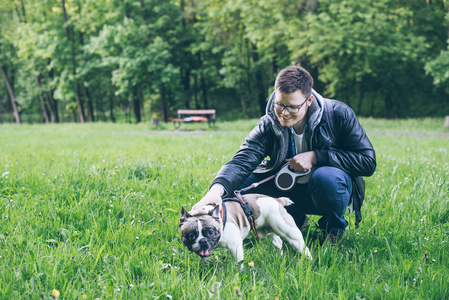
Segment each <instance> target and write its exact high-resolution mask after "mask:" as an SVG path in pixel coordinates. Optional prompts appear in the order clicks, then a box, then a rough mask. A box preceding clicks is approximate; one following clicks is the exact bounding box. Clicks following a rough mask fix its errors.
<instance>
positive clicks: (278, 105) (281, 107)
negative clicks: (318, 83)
mask: <svg viewBox="0 0 449 300" xmlns="http://www.w3.org/2000/svg"><path fill="white" fill-rule="evenodd" d="M309 97H310V96H308V97H307V98H306V100H304V102H303V103H302V104H301V105H299V106H288V105H284V104H281V103H278V102H274V108H275V109H277V110H279V111H280V112H283V111H284V109H286V110H287V111H288V112H289V113H291V114H297V113H299V111H300V110H301V108H302V107H303V106H304V104H305V103H306V101H307V100H309Z"/></svg>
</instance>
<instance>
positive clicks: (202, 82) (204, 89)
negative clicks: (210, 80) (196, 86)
mask: <svg viewBox="0 0 449 300" xmlns="http://www.w3.org/2000/svg"><path fill="white" fill-rule="evenodd" d="M200 82H201V92H202V96H203V105H204V108H209V103H208V102H209V101H207V87H206V80H205V79H204V75H203V73H202V72H201V75H200Z"/></svg>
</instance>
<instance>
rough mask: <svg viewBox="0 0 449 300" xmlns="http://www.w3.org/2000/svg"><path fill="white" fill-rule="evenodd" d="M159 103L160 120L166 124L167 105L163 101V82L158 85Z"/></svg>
mask: <svg viewBox="0 0 449 300" xmlns="http://www.w3.org/2000/svg"><path fill="white" fill-rule="evenodd" d="M159 101H160V102H159V103H160V111H161V119H162V121H164V122H167V103H166V100H165V85H164V83H163V82H161V83H160V84H159Z"/></svg>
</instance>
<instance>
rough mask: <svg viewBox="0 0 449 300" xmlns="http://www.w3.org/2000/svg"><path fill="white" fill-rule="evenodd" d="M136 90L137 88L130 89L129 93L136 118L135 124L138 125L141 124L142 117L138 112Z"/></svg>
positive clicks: (138, 102) (138, 104)
mask: <svg viewBox="0 0 449 300" xmlns="http://www.w3.org/2000/svg"><path fill="white" fill-rule="evenodd" d="M136 89H137V87H133V88H132V90H133V91H132V93H131V97H132V101H133V111H134V116H135V117H136V123H140V122H142V115H141V112H140V99H139V95H138V93H137V90H136Z"/></svg>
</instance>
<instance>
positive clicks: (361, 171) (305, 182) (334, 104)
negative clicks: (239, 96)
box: [193, 66, 376, 244]
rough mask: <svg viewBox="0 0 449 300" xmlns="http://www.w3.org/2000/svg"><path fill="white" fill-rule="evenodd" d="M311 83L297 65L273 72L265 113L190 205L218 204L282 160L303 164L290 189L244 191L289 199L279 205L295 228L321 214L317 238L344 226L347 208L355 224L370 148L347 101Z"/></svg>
mask: <svg viewBox="0 0 449 300" xmlns="http://www.w3.org/2000/svg"><path fill="white" fill-rule="evenodd" d="M312 86H313V78H312V77H311V75H310V74H309V72H308V71H307V70H305V69H304V68H302V67H298V66H290V67H287V68H286V69H284V70H282V71H281V72H280V73H279V74H278V76H277V78H276V82H275V90H274V92H273V94H272V95H271V97H270V100H269V102H268V105H267V108H266V114H265V115H264V116H263V117H262V118H261V119H260V120H259V122H258V124H257V126H256V127H255V128H254V129H253V130H252V131H251V132H250V133H249V135H248V136H247V137H246V140H245V142H244V143H243V144H242V146H241V147H240V150H239V151H237V153H236V154H235V155H234V157H233V158H232V159H231V160H230V161H229V162H227V163H226V164H225V165H224V166H223V167H222V168H221V169H220V171H219V172H218V174H217V176H216V178H215V179H214V181H213V182H212V185H211V188H210V190H209V191H208V192H207V194H206V195H205V196H204V197H203V198H202V199H201V201H200V202H198V203H197V204H195V206H194V207H193V208H194V209H196V208H198V207H201V206H204V205H206V204H208V203H215V204H220V205H221V201H222V197H230V196H232V195H233V192H234V190H236V189H242V188H244V187H247V186H249V185H251V184H252V183H255V182H259V181H261V180H263V179H265V178H268V177H269V176H271V175H272V174H275V173H277V172H278V171H279V170H280V169H281V168H282V167H283V166H284V165H285V164H286V163H287V162H289V168H290V169H291V170H293V171H295V172H307V171H309V170H310V172H309V173H308V175H306V176H302V177H300V178H299V180H298V182H297V184H295V185H294V186H293V188H292V189H290V190H288V191H281V190H279V189H278V188H276V185H275V182H274V180H270V181H268V182H265V183H263V184H261V185H259V186H258V187H257V188H254V189H250V190H249V191H247V192H248V193H260V194H265V195H269V196H272V197H288V198H290V199H291V200H293V202H294V204H293V205H291V206H288V207H286V208H287V210H288V212H289V213H290V214H291V215H292V216H293V218H294V219H295V222H296V224H297V225H298V227H299V228H304V227H305V225H306V224H307V220H308V218H307V216H306V214H314V215H321V216H322V218H321V219H320V220H319V221H318V224H319V226H320V228H321V229H322V231H323V237H322V241H324V240H326V239H329V240H330V241H331V242H332V244H336V243H337V240H338V239H339V238H340V237H342V236H343V234H344V232H345V229H346V227H347V226H348V222H347V221H346V220H345V218H344V214H345V211H346V209H347V208H348V206H349V207H350V210H351V211H352V208H353V207H354V208H355V209H356V213H357V214H356V225H357V224H358V222H360V220H361V215H360V205H361V203H362V201H363V197H364V181H363V179H362V178H361V176H371V175H372V174H373V173H374V170H375V169H376V157H375V152H374V149H373V146H372V145H371V142H370V141H369V139H368V137H367V136H366V133H365V130H364V129H363V128H362V126H361V125H360V123H359V121H358V120H357V117H356V116H355V114H354V111H353V110H352V109H351V108H350V107H348V106H347V105H346V104H344V103H342V102H340V101H337V100H330V99H325V98H323V97H321V95H319V94H318V93H316V92H315V91H314V90H312ZM266 157H269V160H264V159H265V158H266ZM351 195H352V197H351Z"/></svg>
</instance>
